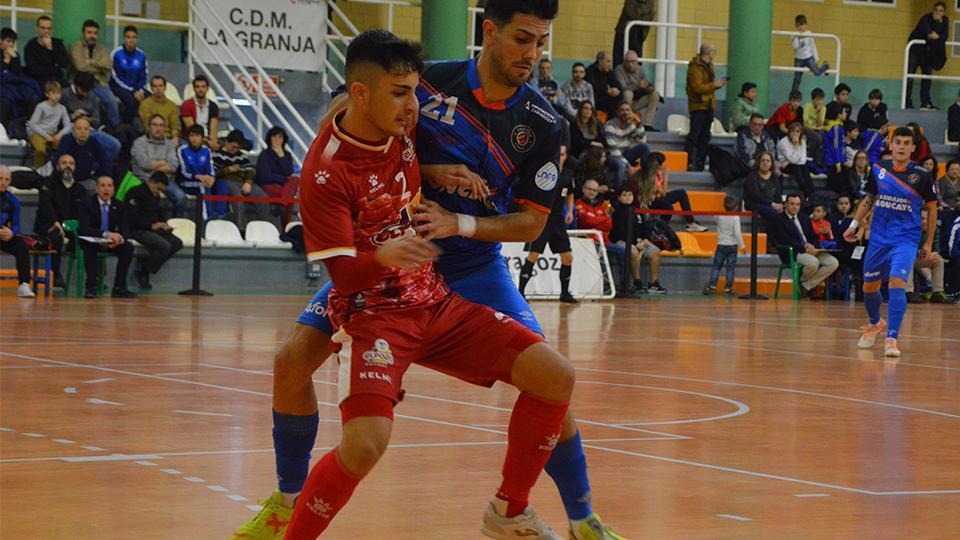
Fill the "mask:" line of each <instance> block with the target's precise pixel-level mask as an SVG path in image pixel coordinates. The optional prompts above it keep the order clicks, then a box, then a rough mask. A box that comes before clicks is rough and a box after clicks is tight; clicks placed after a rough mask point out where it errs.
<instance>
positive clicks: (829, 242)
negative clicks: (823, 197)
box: [810, 204, 837, 249]
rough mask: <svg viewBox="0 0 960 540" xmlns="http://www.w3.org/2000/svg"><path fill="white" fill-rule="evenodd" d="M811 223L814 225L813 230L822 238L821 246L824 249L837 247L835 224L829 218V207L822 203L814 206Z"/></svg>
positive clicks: (818, 237)
mask: <svg viewBox="0 0 960 540" xmlns="http://www.w3.org/2000/svg"><path fill="white" fill-rule="evenodd" d="M810 225H812V226H813V232H814V233H816V235H817V239H818V240H820V246H822V247H823V248H824V249H830V248H835V247H837V242H836V240H835V237H834V235H833V225H831V224H830V220H828V219H827V207H825V206H824V205H822V204H818V205H816V206H814V207H813V211H812V212H810Z"/></svg>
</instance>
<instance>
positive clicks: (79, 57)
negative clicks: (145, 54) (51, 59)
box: [70, 19, 120, 129]
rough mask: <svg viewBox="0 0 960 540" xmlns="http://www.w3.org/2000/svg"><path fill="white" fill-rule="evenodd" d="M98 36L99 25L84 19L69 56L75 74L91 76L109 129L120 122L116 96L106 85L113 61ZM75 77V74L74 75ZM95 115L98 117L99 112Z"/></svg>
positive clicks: (91, 112)
mask: <svg viewBox="0 0 960 540" xmlns="http://www.w3.org/2000/svg"><path fill="white" fill-rule="evenodd" d="M99 36H100V25H99V24H97V22H96V21H94V20H91V19H87V20H86V21H84V22H83V38H82V39H81V40H80V41H77V42H76V43H74V44H73V46H72V47H70V58H71V60H73V69H74V70H75V72H76V74H80V73H89V74H90V75H91V76H93V79H94V84H93V87H92V89H91V90H92V91H93V93H94V94H96V95H97V98H99V99H100V105H102V106H103V107H104V109H105V110H106V113H107V120H106V122H105V124H106V126H107V128H108V129H109V128H114V127H116V126H118V125H119V124H120V109H119V107H117V98H116V96H114V95H113V93H112V92H111V91H110V88H109V86H108V85H109V80H110V73H111V72H112V71H113V61H112V59H111V58H110V53H109V52H107V49H106V48H105V47H104V46H103V45H100V44H99V43H97V39H98V38H99ZM75 78H76V75H74V79H75ZM88 116H93V111H89V114H88ZM97 116H98V117H99V113H98V114H97Z"/></svg>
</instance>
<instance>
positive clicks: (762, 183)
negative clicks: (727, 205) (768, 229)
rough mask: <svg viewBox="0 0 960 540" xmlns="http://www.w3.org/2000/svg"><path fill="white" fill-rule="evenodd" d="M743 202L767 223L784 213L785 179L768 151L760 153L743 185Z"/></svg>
mask: <svg viewBox="0 0 960 540" xmlns="http://www.w3.org/2000/svg"><path fill="white" fill-rule="evenodd" d="M743 202H744V203H745V207H746V209H747V210H751V211H752V210H756V211H757V213H758V214H760V216H761V217H762V218H763V219H764V220H765V221H767V222H770V221H771V220H773V218H775V217H776V216H777V214H779V213H780V212H783V179H782V178H780V175H778V174H777V170H776V168H774V166H773V154H771V153H770V152H767V151H766V150H761V151H760V154H759V155H758V156H757V159H756V164H755V165H754V168H753V170H752V171H750V174H748V175H747V179H746V181H745V182H744V184H743Z"/></svg>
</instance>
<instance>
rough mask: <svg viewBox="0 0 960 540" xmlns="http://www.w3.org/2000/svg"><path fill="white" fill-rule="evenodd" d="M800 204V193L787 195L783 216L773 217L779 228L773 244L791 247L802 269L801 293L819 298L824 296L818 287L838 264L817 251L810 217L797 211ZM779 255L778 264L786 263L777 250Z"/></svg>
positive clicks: (783, 251)
mask: <svg viewBox="0 0 960 540" xmlns="http://www.w3.org/2000/svg"><path fill="white" fill-rule="evenodd" d="M800 203H801V197H800V195H799V194H797V193H792V194H790V195H787V201H786V204H785V205H784V209H783V213H782V214H779V216H778V217H777V218H776V223H777V225H779V227H778V228H776V229H775V230H776V232H775V237H776V242H777V243H778V244H782V245H786V246H789V247H792V248H793V252H794V255H795V257H796V261H797V264H799V265H800V266H801V268H802V270H801V271H802V276H801V279H800V287H801V292H802V293H804V292H805V293H806V294H807V296H808V297H809V298H811V299H821V298H823V297H824V293H823V290H822V289H823V288H822V287H821V286H822V285H823V283H824V281H826V279H827V278H828V277H830V276H831V275H832V274H833V273H834V272H836V271H837V268H838V267H839V266H840V262H839V261H837V258H836V257H834V256H833V255H831V254H829V253H826V252H824V251H822V250H821V249H820V240H819V238H817V235H816V233H815V232H814V230H813V225H812V224H811V222H810V217H809V216H805V215H803V214H802V213H801V212H800ZM778 253H779V254H780V260H781V261H783V262H784V263H786V262H788V255H787V253H786V252H785V250H778Z"/></svg>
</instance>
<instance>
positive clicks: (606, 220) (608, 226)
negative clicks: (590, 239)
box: [576, 199, 613, 244]
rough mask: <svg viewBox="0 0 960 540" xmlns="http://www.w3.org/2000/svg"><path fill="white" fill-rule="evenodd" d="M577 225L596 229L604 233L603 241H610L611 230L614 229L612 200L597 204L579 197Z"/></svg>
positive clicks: (582, 227)
mask: <svg viewBox="0 0 960 540" xmlns="http://www.w3.org/2000/svg"><path fill="white" fill-rule="evenodd" d="M576 206H577V215H578V217H577V226H578V227H580V228H581V229H596V230H598V231H600V232H602V233H603V241H604V242H605V243H607V244H609V243H610V231H611V230H612V229H613V216H612V215H611V209H610V201H606V200H605V201H601V202H600V204H597V205H596V206H594V205H592V204H590V203H588V202H587V201H585V200H583V199H577V203H576Z"/></svg>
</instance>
